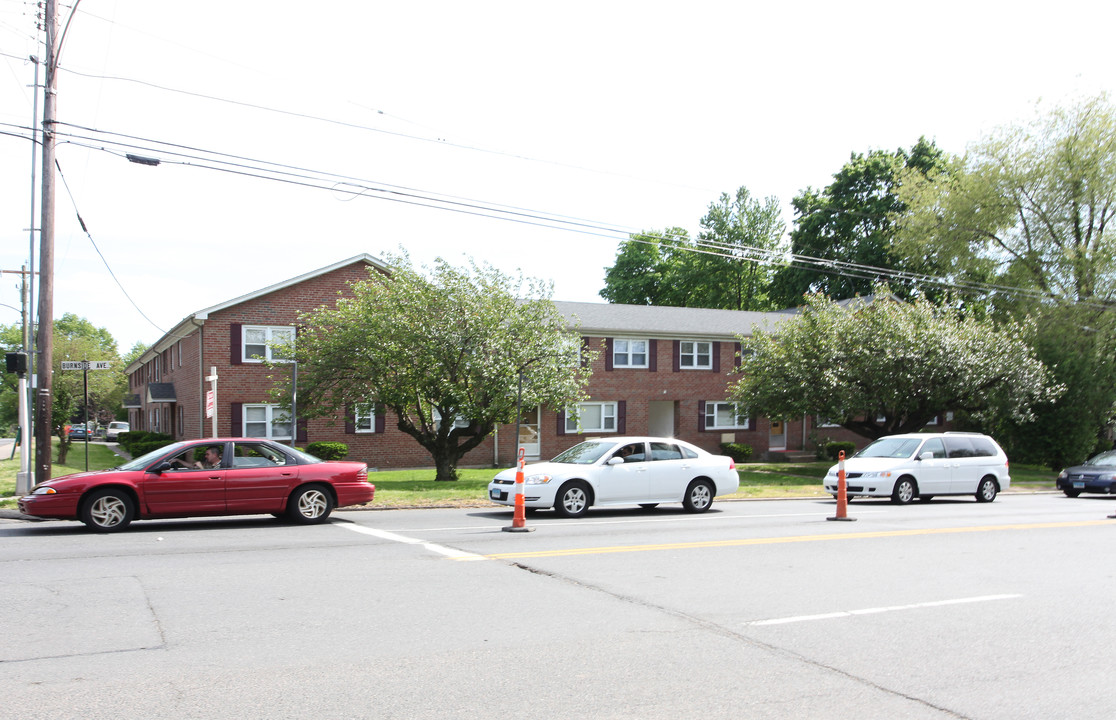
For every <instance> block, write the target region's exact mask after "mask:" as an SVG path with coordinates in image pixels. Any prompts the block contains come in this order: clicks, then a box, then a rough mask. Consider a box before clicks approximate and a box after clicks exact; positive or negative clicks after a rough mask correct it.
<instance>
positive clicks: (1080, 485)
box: [1073, 482, 1085, 490]
mask: <svg viewBox="0 0 1116 720" xmlns="http://www.w3.org/2000/svg"><path fill="white" fill-rule="evenodd" d="M1073 488H1074V489H1075V490H1084V489H1085V483H1083V482H1075V483H1074V484H1073Z"/></svg>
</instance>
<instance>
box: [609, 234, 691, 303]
mask: <svg viewBox="0 0 1116 720" xmlns="http://www.w3.org/2000/svg"><path fill="white" fill-rule="evenodd" d="M690 245H691V243H690V239H689V235H688V233H687V232H686V231H685V230H683V229H682V228H670V229H669V230H667V231H665V232H660V231H658V230H652V231H650V232H644V233H637V234H633V235H632V236H631V238H630V239H629V240H625V241H624V242H622V243H620V248H619V249H618V250H617V251H616V261H615V262H614V263H613V265H612V267H609V268H605V286H604V289H603V290H601V291H600V296H601V297H602V298H604V299H605V300H607V301H608V302H610V303H619V304H623V305H676V304H677V302H676V298H677V295H676V292H677V286H676V285H674V284H672V283H671V275H672V272H671V269H672V268H673V267H675V266H677V265H678V263H679V259H678V258H677V257H676V255H677V254H680V253H682V252H684V250H683V249H682V248H688V247H690Z"/></svg>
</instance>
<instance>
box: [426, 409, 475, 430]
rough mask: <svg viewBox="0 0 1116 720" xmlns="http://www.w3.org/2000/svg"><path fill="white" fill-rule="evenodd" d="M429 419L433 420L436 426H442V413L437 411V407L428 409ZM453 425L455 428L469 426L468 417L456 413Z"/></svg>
mask: <svg viewBox="0 0 1116 720" xmlns="http://www.w3.org/2000/svg"><path fill="white" fill-rule="evenodd" d="M430 419H431V420H433V421H434V424H435V425H437V426H438V427H441V426H442V413H440V412H438V408H431V409H430ZM453 426H454V427H455V428H467V427H469V418H465V417H462V416H460V415H458V416H457V417H455V418H454V419H453Z"/></svg>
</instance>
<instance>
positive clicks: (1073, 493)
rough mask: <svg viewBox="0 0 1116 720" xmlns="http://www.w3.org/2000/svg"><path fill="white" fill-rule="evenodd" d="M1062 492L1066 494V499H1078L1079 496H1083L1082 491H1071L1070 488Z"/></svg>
mask: <svg viewBox="0 0 1116 720" xmlns="http://www.w3.org/2000/svg"><path fill="white" fill-rule="evenodd" d="M1062 492H1064V493H1065V494H1066V497H1077V496H1078V495H1080V494H1081V491H1080V490H1070V489H1068V488H1067V489H1065V490H1063V491H1062Z"/></svg>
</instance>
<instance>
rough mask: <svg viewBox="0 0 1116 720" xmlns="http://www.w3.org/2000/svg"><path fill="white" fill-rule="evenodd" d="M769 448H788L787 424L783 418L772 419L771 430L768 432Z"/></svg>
mask: <svg viewBox="0 0 1116 720" xmlns="http://www.w3.org/2000/svg"><path fill="white" fill-rule="evenodd" d="M767 449H768V450H786V449H787V426H786V423H784V422H783V421H782V420H772V421H771V430H770V431H769V432H768V434H767Z"/></svg>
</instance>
